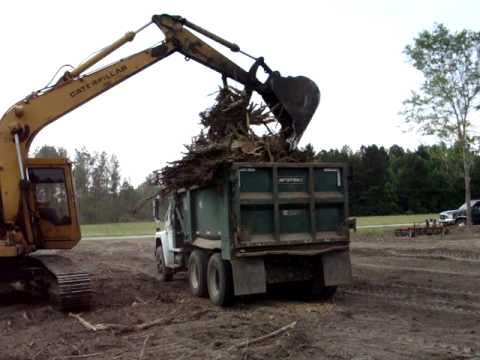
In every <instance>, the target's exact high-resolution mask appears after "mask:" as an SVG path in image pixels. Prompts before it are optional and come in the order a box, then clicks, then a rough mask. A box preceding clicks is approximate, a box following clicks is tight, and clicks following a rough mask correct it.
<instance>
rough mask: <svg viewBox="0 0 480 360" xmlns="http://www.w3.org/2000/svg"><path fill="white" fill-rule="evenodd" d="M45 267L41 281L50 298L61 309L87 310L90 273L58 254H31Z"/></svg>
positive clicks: (90, 285)
mask: <svg viewBox="0 0 480 360" xmlns="http://www.w3.org/2000/svg"><path fill="white" fill-rule="evenodd" d="M31 257H32V258H33V259H34V260H35V261H36V262H37V263H40V264H41V266H42V267H43V268H44V269H45V272H44V276H42V278H43V279H42V282H43V283H44V284H45V285H46V286H47V288H48V295H49V297H50V300H51V301H52V302H53V303H54V304H55V305H56V306H57V307H58V308H59V309H60V310H61V311H80V310H87V309H88V308H90V306H91V301H92V292H93V291H92V284H91V281H90V275H89V273H88V272H87V271H84V270H83V269H81V268H80V267H79V266H78V265H76V264H75V263H74V262H73V261H71V260H70V259H68V258H65V257H63V256H59V255H32V256H31Z"/></svg>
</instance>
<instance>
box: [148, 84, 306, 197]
mask: <svg viewBox="0 0 480 360" xmlns="http://www.w3.org/2000/svg"><path fill="white" fill-rule="evenodd" d="M200 119H201V120H200V124H201V125H202V127H203V128H202V130H201V132H200V134H199V135H198V136H196V137H194V138H193V139H192V143H191V144H190V145H185V147H186V150H187V151H186V153H184V156H183V158H182V159H180V160H177V161H174V162H171V163H169V164H168V165H167V166H165V167H164V168H163V169H160V170H157V171H155V172H154V179H155V183H156V184H157V185H161V187H162V189H163V190H162V192H164V193H169V192H172V191H175V190H178V189H182V188H189V187H192V186H195V185H197V186H202V185H206V184H209V183H211V182H212V181H213V180H214V179H215V177H216V175H217V174H218V173H219V171H221V170H222V169H224V168H227V167H228V166H229V165H230V164H232V163H234V162H305V161H310V160H311V159H310V158H309V155H308V154H307V152H304V151H301V150H293V151H290V144H289V143H287V142H286V141H285V138H284V136H283V129H280V130H279V131H274V130H272V127H273V128H278V127H279V125H278V123H277V120H276V119H275V118H274V117H273V115H271V113H270V112H269V111H268V108H267V106H266V105H258V104H255V103H253V102H250V97H249V96H247V95H246V94H245V93H243V92H241V91H239V90H237V89H235V88H232V87H226V88H221V89H220V91H219V92H218V95H217V97H216V99H215V104H214V105H213V106H212V107H211V108H209V109H207V110H206V111H204V112H202V113H200ZM255 125H256V126H262V127H264V128H265V130H266V135H257V134H255V133H254V131H253V129H252V126H255ZM272 125H273V126H272Z"/></svg>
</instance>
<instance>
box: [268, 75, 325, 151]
mask: <svg viewBox="0 0 480 360" xmlns="http://www.w3.org/2000/svg"><path fill="white" fill-rule="evenodd" d="M265 85H266V89H265V90H266V91H264V92H262V96H263V99H264V100H265V102H266V103H267V104H268V106H269V107H270V109H271V110H272V113H273V114H274V115H275V117H276V118H277V120H278V121H279V122H280V124H281V125H282V131H283V133H284V134H285V137H286V139H287V141H288V142H289V143H290V144H291V147H292V148H294V147H296V146H297V144H298V142H299V141H300V139H301V137H302V135H303V133H304V131H305V129H306V128H307V126H308V124H309V123H310V120H311V119H312V117H313V114H314V113H315V110H316V109H317V107H318V104H319V102H320V90H319V89H318V87H317V85H316V84H315V83H314V82H313V81H312V80H311V79H309V78H307V77H305V76H296V77H291V76H289V77H283V76H281V75H280V73H279V72H278V71H275V72H272V74H271V75H270V77H269V78H268V80H267V81H266V83H265Z"/></svg>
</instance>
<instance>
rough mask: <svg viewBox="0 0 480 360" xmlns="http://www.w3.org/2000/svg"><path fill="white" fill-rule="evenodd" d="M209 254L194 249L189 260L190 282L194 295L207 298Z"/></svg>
mask: <svg viewBox="0 0 480 360" xmlns="http://www.w3.org/2000/svg"><path fill="white" fill-rule="evenodd" d="M207 266H208V253H207V252H206V251H204V250H200V249H194V250H193V251H192V253H191V254H190V258H189V259H188V282H189V283H190V291H191V292H192V295H194V296H198V297H206V296H207V295H208V290H207Z"/></svg>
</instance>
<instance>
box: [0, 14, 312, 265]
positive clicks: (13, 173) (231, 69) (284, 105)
mask: <svg viewBox="0 0 480 360" xmlns="http://www.w3.org/2000/svg"><path fill="white" fill-rule="evenodd" d="M152 23H154V24H156V25H157V26H158V27H159V28H160V29H161V30H162V32H163V33H164V35H165V41H164V42H163V43H161V44H160V45H158V46H154V47H152V48H149V49H146V50H143V51H140V52H138V53H136V54H133V55H131V56H128V57H126V58H124V59H121V60H119V61H117V62H115V63H113V64H111V65H108V66H106V67H104V68H102V69H99V70H96V71H94V72H92V73H90V74H86V75H84V73H85V71H86V70H88V69H89V68H90V67H91V66H93V65H94V64H96V63H98V62H99V61H100V60H102V59H103V58H104V57H106V56H107V55H109V54H110V53H112V52H113V51H115V50H116V49H118V48H119V47H121V46H122V45H124V44H125V43H127V42H129V41H132V40H133V39H134V37H135V34H136V33H132V32H131V33H127V34H126V35H125V36H123V37H122V38H120V39H119V40H117V41H116V42H114V43H113V44H111V45H110V46H108V47H107V48H105V49H104V50H102V51H100V52H99V53H98V54H97V55H95V56H94V57H92V58H91V59H89V60H88V61H86V62H85V63H83V64H81V65H79V66H78V67H77V68H76V69H74V70H73V71H70V72H66V73H65V74H64V75H63V77H62V78H61V79H60V80H59V81H58V82H57V83H56V84H55V85H53V86H52V87H50V88H47V89H43V90H41V91H38V92H34V93H33V94H31V95H29V96H27V97H26V98H25V99H23V100H21V101H19V102H18V103H16V104H15V105H14V106H13V107H11V108H10V109H9V110H8V111H7V112H6V113H5V115H4V116H3V117H2V119H1V120H0V257H2V256H13V255H18V254H21V253H28V252H30V251H34V250H35V249H37V248H44V247H52V246H46V245H45V242H44V241H42V240H41V239H39V237H41V234H38V232H37V231H36V230H35V226H33V225H32V224H33V223H35V216H34V214H33V212H34V210H33V209H32V206H31V204H32V202H33V200H32V194H31V191H30V189H31V179H30V178H29V177H30V173H31V171H30V170H29V168H30V167H32V168H38V169H40V170H36V172H35V171H34V172H33V173H35V174H40V175H39V177H41V176H42V175H41V174H42V171H43V174H46V172H45V171H44V170H41V169H46V168H49V166H48V165H46V164H44V163H42V162H41V161H40V162H38V161H37V162H35V161H32V160H28V159H27V154H28V150H29V148H30V145H31V144H32V141H33V139H34V138H35V136H36V135H37V134H38V132H40V131H41V130H42V129H43V128H44V127H45V126H47V125H48V124H50V123H52V122H53V121H55V120H57V119H58V118H60V117H61V116H63V115H65V114H66V113H68V112H70V111H72V110H74V109H75V108H77V107H79V106H80V105H82V104H84V103H86V102H87V101H89V100H91V99H92V98H94V97H96V96H98V95H100V94H101V93H103V92H105V91H107V90H109V89H110V88H112V87H113V86H115V85H117V84H119V83H121V82H122V81H124V80H126V79H128V78H129V77H130V76H133V75H135V74H137V73H138V72H140V71H142V70H144V69H145V68H147V67H149V66H150V65H152V64H154V63H156V62H157V61H159V60H161V59H164V58H165V57H167V56H169V55H171V54H173V53H175V52H179V53H181V54H183V55H185V56H186V57H188V58H190V59H192V60H195V61H197V62H199V63H201V64H203V65H205V66H207V67H209V68H211V69H213V70H215V71H217V72H219V73H220V74H222V76H223V77H224V78H231V79H233V80H235V81H238V82H240V83H241V84H243V85H245V87H246V88H247V89H248V90H249V91H256V92H258V93H259V94H260V95H262V97H263V98H264V100H265V101H266V103H267V104H268V105H269V106H270V108H271V110H272V112H273V113H274V114H275V115H276V116H277V118H278V120H279V121H280V123H281V124H282V127H283V128H284V129H285V134H286V137H287V138H289V139H290V141H291V144H292V145H296V143H297V142H298V140H299V138H300V136H301V134H302V133H303V131H304V130H305V128H306V125H307V124H308V122H309V121H310V119H311V117H312V116H313V113H314V111H315V109H316V107H317V105H318V102H319V91H318V88H317V87H316V85H315V84H314V83H313V81H311V80H309V79H307V78H304V77H297V78H284V77H281V76H280V74H279V73H278V72H272V71H271V70H270V69H269V68H268V67H267V66H266V65H265V63H264V62H263V59H262V58H259V59H256V61H255V63H254V65H253V66H252V69H250V71H245V70H244V69H242V68H241V67H239V66H238V65H236V64H235V63H234V62H232V61H231V60H229V59H228V58H227V57H225V56H224V55H222V54H221V53H219V52H218V51H217V50H215V49H214V48H213V47H211V46H210V45H208V44H207V43H205V42H204V41H203V40H201V39H200V38H198V37H197V36H196V35H194V34H193V33H192V32H191V31H189V30H187V29H186V27H190V28H191V29H193V30H195V31H197V32H200V33H201V34H203V35H205V36H207V37H209V38H211V39H212V40H214V41H216V42H218V43H220V44H222V45H224V46H227V47H228V48H230V49H231V50H232V51H240V48H239V47H238V46H237V45H235V44H232V43H230V42H228V41H226V40H224V39H222V38H220V37H218V36H216V35H214V34H212V33H210V32H208V31H207V30H205V29H203V28H201V27H199V26H197V25H195V24H192V23H190V22H188V21H187V20H186V19H184V18H181V17H178V16H170V15H155V16H153V18H152ZM142 29H143V28H142ZM142 29H140V30H142ZM140 30H139V31H140ZM137 32H138V31H137ZM260 66H261V67H263V68H264V69H265V70H266V71H267V72H268V73H269V74H270V76H269V79H268V80H267V81H266V82H265V83H261V82H260V81H259V80H257V78H256V76H255V72H256V70H257V68H258V67H260ZM57 165H58V166H60V164H57ZM62 166H64V172H65V171H68V169H67V167H65V166H67V165H65V164H64V165H62ZM52 174H53V173H52ZM49 176H50V175H49ZM52 176H53V177H55V176H56V175H55V176H54V175H52ZM49 179H50V180H51V178H49V177H48V176H47V177H46V180H44V181H46V182H48V181H49ZM67 188H68V186H67ZM29 191H30V193H29ZM72 202H74V197H73V195H72V197H71V198H70V199H69V203H72ZM73 210H74V209H73V208H72V211H73ZM75 216H76V217H77V218H78V216H77V214H75ZM73 222H74V224H75V226H76V227H77V228H78V219H76V221H73ZM62 238H65V239H64V240H63V242H62V241H59V242H57V244H58V248H71V247H73V246H74V245H75V244H76V243H77V242H78V240H79V238H80V235H79V231H78V234H77V235H75V236H68V231H67V233H65V234H63V235H60V236H59V239H60V240H61V239H62ZM59 239H57V241H58V240H59ZM2 247H3V252H2ZM14 249H15V250H14Z"/></svg>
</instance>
